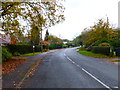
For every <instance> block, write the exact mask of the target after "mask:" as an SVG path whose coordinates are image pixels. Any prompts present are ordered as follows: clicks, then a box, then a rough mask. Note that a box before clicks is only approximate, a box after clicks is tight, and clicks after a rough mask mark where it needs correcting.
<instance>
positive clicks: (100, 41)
mask: <svg viewBox="0 0 120 90" xmlns="http://www.w3.org/2000/svg"><path fill="white" fill-rule="evenodd" d="M101 43H111V41H110V40H109V39H107V38H102V39H101V40H99V41H98V42H97V43H96V44H95V46H98V45H99V44H101Z"/></svg>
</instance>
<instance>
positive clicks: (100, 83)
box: [64, 53, 117, 90]
mask: <svg viewBox="0 0 120 90" xmlns="http://www.w3.org/2000/svg"><path fill="white" fill-rule="evenodd" d="M64 56H66V54H65V53H64ZM66 57H67V59H68V60H69V61H71V62H72V63H74V64H76V63H75V62H74V61H73V60H71V59H70V58H69V57H68V56H66ZM76 66H77V67H79V68H80V66H79V65H78V64H76ZM82 70H83V71H84V72H85V73H87V74H88V75H90V76H91V77H92V78H94V79H95V80H96V81H98V82H99V83H100V84H102V85H103V86H104V87H106V88H108V89H109V90H112V89H111V88H110V87H109V86H107V85H106V84H104V83H103V82H102V81H100V80H99V79H97V78H96V77H95V76H93V75H92V74H90V73H89V72H88V71H86V70H85V69H84V68H82ZM116 88H117V87H116Z"/></svg>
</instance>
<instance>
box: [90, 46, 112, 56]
mask: <svg viewBox="0 0 120 90" xmlns="http://www.w3.org/2000/svg"><path fill="white" fill-rule="evenodd" d="M110 48H111V47H108V46H104V47H103V46H101V47H100V46H93V47H92V52H93V53H100V54H104V55H107V56H109V55H110Z"/></svg>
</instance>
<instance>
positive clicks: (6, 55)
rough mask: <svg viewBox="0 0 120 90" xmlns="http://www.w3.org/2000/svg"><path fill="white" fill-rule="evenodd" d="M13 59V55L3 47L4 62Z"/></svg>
mask: <svg viewBox="0 0 120 90" xmlns="http://www.w3.org/2000/svg"><path fill="white" fill-rule="evenodd" d="M11 58H12V54H11V53H10V52H8V50H7V49H6V48H5V47H3V48H2V61H7V60H9V59H11Z"/></svg>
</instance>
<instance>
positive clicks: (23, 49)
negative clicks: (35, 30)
mask: <svg viewBox="0 0 120 90" xmlns="http://www.w3.org/2000/svg"><path fill="white" fill-rule="evenodd" d="M6 48H7V49H8V51H9V52H10V53H12V54H14V53H16V52H18V53H20V54H25V53H32V52H33V46H32V45H14V44H9V45H7V46H6ZM39 51H41V49H40V46H35V49H34V52H39Z"/></svg>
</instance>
